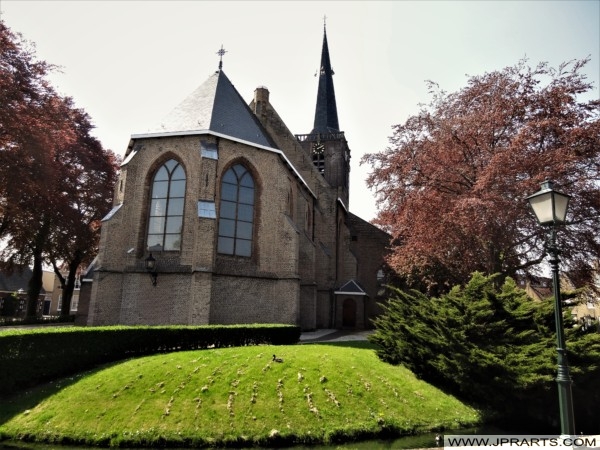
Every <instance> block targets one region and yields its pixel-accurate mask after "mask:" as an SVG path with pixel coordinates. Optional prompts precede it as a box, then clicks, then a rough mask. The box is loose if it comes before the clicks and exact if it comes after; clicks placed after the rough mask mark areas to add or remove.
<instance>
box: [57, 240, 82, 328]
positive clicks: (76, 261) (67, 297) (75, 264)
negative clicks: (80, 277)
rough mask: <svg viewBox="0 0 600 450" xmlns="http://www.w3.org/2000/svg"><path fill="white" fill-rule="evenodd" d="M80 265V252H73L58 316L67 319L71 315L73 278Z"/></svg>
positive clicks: (73, 288)
mask: <svg viewBox="0 0 600 450" xmlns="http://www.w3.org/2000/svg"><path fill="white" fill-rule="evenodd" d="M80 264H81V252H80V251H79V250H76V251H75V254H74V255H73V259H72V260H71V261H70V262H69V274H68V275H67V280H66V283H64V284H63V295H62V309H61V311H60V315H61V316H62V317H67V316H68V315H69V314H70V313H71V301H72V299H73V291H74V290H75V278H76V277H77V269H78V268H79V266H80Z"/></svg>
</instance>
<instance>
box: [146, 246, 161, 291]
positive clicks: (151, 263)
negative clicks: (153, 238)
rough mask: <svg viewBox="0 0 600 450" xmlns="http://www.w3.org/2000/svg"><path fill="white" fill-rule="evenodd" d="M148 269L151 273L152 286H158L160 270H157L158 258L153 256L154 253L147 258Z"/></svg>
mask: <svg viewBox="0 0 600 450" xmlns="http://www.w3.org/2000/svg"><path fill="white" fill-rule="evenodd" d="M146 271H147V272H148V273H149V274H150V280H151V281H152V286H156V283H157V280H158V272H156V258H155V257H154V256H152V253H150V256H148V257H147V258H146Z"/></svg>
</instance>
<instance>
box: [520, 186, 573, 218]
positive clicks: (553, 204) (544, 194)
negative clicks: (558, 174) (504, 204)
mask: <svg viewBox="0 0 600 450" xmlns="http://www.w3.org/2000/svg"><path fill="white" fill-rule="evenodd" d="M570 198H571V196H570V195H567V194H563V193H560V192H558V191H555V190H554V183H553V182H552V181H550V180H546V181H544V182H543V183H542V186H541V189H540V190H539V191H538V192H536V193H535V194H532V195H530V196H529V197H527V200H528V201H529V205H530V206H531V209H532V210H533V212H534V214H535V217H536V219H537V220H538V222H539V224H540V225H552V226H554V225H562V224H564V223H565V222H566V218H567V208H568V207H569V199H570Z"/></svg>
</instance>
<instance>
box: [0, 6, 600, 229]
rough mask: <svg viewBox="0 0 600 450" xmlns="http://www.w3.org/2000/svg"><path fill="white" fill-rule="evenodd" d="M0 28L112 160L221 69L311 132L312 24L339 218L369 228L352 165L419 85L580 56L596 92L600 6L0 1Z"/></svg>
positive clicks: (365, 197) (361, 180)
mask: <svg viewBox="0 0 600 450" xmlns="http://www.w3.org/2000/svg"><path fill="white" fill-rule="evenodd" d="M0 10H1V13H2V19H3V20H4V21H5V23H6V25H7V26H8V27H9V28H11V29H12V30H13V31H14V32H20V33H22V34H23V36H24V37H25V38H26V39H28V40H30V41H33V42H35V43H36V45H37V55H38V58H39V59H43V60H45V61H47V62H49V63H52V64H56V65H59V66H61V67H62V73H57V74H54V75H53V76H52V77H51V80H52V82H53V84H54V86H55V87H56V88H57V90H58V91H59V92H60V93H61V94H63V95H67V96H70V97H73V98H74V99H75V102H76V104H77V106H79V107H81V108H83V109H85V110H86V111H87V113H88V114H89V115H90V116H91V117H92V120H93V123H94V124H95V126H96V130H95V135H96V136H97V137H98V138H99V139H100V140H101V142H102V144H103V145H104V147H105V148H109V149H111V150H113V151H114V152H115V153H117V154H120V155H122V154H123V153H124V151H125V149H126V148H127V144H128V142H129V137H130V135H131V134H135V133H140V132H144V131H146V130H147V129H148V128H149V127H150V126H152V125H154V124H155V123H157V122H159V121H160V120H161V119H162V117H164V116H165V115H166V114H167V113H168V112H169V111H170V110H171V109H172V108H173V107H174V106H176V105H177V104H178V103H179V102H180V101H181V100H183V99H184V98H185V97H186V96H187V95H188V94H190V93H191V92H192V91H193V90H194V89H196V87H198V86H199V85H200V84H202V83H203V82H204V81H205V80H206V79H207V78H208V77H209V76H210V75H211V74H212V73H213V72H214V71H215V70H216V69H217V67H218V61H219V57H218V56H217V55H216V52H217V51H218V50H219V48H220V47H221V45H223V46H224V48H225V50H227V53H226V54H225V56H224V59H223V70H224V71H225V73H226V74H227V76H228V77H229V79H230V80H231V81H232V83H233V84H234V85H235V86H236V88H237V89H238V91H239V92H240V94H241V95H242V97H244V99H245V100H246V101H247V102H249V101H250V100H251V99H252V97H253V93H254V89H255V88H256V87H258V86H266V87H267V88H268V89H269V91H270V93H271V96H270V100H271V103H272V104H273V106H274V107H275V109H276V110H277V111H278V112H279V114H280V116H281V117H282V119H283V120H284V121H285V122H286V124H287V125H288V128H289V129H290V130H291V131H292V132H293V133H295V134H304V133H308V132H310V130H311V129H312V125H313V119H314V109H315V101H316V91H317V81H318V79H317V78H316V77H315V76H314V75H315V72H316V71H317V69H318V67H319V62H320V53H321V44H322V39H323V17H324V16H326V17H327V37H328V41H329V50H330V55H331V62H332V66H333V69H334V71H335V76H334V83H335V91H336V97H337V106H338V116H339V123H340V128H341V129H342V131H345V132H346V138H347V140H348V143H349V145H350V149H351V151H352V171H351V187H350V210H351V211H352V212H354V213H355V214H357V215H359V216H361V217H362V218H364V219H367V220H370V219H372V218H373V217H374V216H375V214H376V210H375V205H374V198H373V195H372V193H371V192H369V191H368V190H367V188H366V185H365V178H366V176H367V174H368V172H369V167H367V166H365V165H363V166H360V164H359V163H360V159H361V156H362V155H363V154H365V153H373V152H379V151H382V150H384V149H385V148H386V147H387V145H388V138H389V136H390V135H391V126H392V125H393V124H397V123H404V122H405V121H406V119H407V118H408V117H409V116H411V115H413V114H416V113H417V112H418V109H419V106H418V105H419V103H428V102H429V100H430V97H429V95H428V93H427V89H426V85H425V80H433V81H436V82H437V83H439V85H440V87H441V88H442V89H444V90H446V91H448V92H453V91H456V90H458V89H460V88H462V87H464V86H465V85H466V82H467V79H468V76H473V75H481V74H483V73H485V72H490V71H494V70H499V69H502V68H504V67H507V66H511V65H514V64H516V63H517V62H518V61H519V60H520V59H522V58H524V57H527V58H528V59H529V61H530V64H531V65H532V66H534V65H536V64H537V63H538V62H541V61H547V62H549V63H550V64H551V65H553V66H557V65H558V64H560V63H561V62H564V61H568V60H572V59H581V58H585V57H587V56H591V58H592V60H591V62H590V63H589V64H588V66H587V67H586V73H587V74H588V77H589V79H590V80H592V81H593V82H594V84H595V90H594V92H593V93H592V95H593V96H594V97H595V98H598V85H599V84H600V67H599V63H598V60H599V58H600V0H582V1H578V0H569V1H543V0H529V1H509V0H500V1H491V0H480V1H477V0H471V1H452V0H439V1H426V0H425V1H408V0H405V1H401V0H399V1H383V2H377V1H342V0H339V1H329V2H325V1H298V2H293V1H277V2H276V1H264V2H259V1H240V2H236V1H219V2H217V1H179V2H178V1H159V0H155V1H106V0H105V1H52V0H44V1H24V0H0Z"/></svg>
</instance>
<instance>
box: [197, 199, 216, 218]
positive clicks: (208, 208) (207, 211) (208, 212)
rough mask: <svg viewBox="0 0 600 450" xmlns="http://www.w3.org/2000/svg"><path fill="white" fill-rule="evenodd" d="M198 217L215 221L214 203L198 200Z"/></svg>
mask: <svg viewBox="0 0 600 450" xmlns="http://www.w3.org/2000/svg"><path fill="white" fill-rule="evenodd" d="M198 217H205V218H207V219H216V218H217V212H216V210H215V202H211V201H207V200H200V201H199V202H198Z"/></svg>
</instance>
